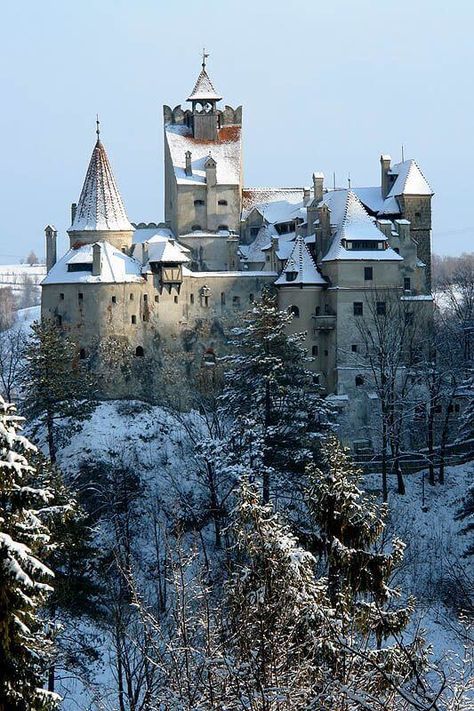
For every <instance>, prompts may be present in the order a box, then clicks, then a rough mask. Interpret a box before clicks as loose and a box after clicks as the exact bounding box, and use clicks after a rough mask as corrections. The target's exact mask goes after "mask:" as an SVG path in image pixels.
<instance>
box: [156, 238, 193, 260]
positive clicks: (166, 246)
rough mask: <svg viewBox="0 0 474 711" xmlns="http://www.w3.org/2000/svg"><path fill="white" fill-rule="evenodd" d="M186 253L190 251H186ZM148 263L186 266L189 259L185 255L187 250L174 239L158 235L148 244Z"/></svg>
mask: <svg viewBox="0 0 474 711" xmlns="http://www.w3.org/2000/svg"><path fill="white" fill-rule="evenodd" d="M186 252H189V250H188V249H186ZM148 261H149V262H168V263H172V264H184V263H185V262H189V257H188V256H187V254H185V249H184V248H182V247H181V245H179V244H178V243H177V242H175V241H174V240H173V239H167V238H166V237H160V236H158V235H157V236H155V237H153V238H152V239H151V240H150V241H149V242H148Z"/></svg>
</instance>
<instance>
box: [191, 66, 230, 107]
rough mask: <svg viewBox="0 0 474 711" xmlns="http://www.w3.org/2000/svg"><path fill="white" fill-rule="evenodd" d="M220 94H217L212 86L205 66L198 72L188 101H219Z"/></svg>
mask: <svg viewBox="0 0 474 711" xmlns="http://www.w3.org/2000/svg"><path fill="white" fill-rule="evenodd" d="M221 99H222V96H219V94H218V93H217V91H216V90H215V88H214V85H213V83H212V81H211V80H210V79H209V75H208V73H207V72H206V69H205V67H204V66H203V68H202V69H201V71H200V72H199V76H198V78H197V80H196V83H195V85H194V89H193V90H192V92H191V95H190V96H189V97H188V101H220V100H221Z"/></svg>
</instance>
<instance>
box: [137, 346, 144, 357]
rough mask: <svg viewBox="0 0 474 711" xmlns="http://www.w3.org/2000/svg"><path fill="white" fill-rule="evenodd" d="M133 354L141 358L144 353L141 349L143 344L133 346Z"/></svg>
mask: <svg viewBox="0 0 474 711" xmlns="http://www.w3.org/2000/svg"><path fill="white" fill-rule="evenodd" d="M135 355H136V356H137V358H143V356H144V355H145V351H144V350H143V346H137V347H136V348H135Z"/></svg>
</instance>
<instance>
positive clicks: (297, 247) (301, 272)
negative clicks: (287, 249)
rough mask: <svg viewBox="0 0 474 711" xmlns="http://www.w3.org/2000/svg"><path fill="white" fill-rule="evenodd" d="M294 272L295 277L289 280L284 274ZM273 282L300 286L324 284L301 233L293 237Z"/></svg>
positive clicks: (281, 284)
mask: <svg viewBox="0 0 474 711" xmlns="http://www.w3.org/2000/svg"><path fill="white" fill-rule="evenodd" d="M295 272H296V278H294V279H293V278H292V279H291V281H289V280H288V279H287V276H286V275H287V274H288V273H292V274H294V273H295ZM275 284H277V285H278V286H293V285H294V286H301V285H302V284H305V285H314V284H316V285H318V286H324V285H325V284H327V282H326V280H325V279H324V277H323V276H321V274H320V273H319V272H318V269H317V267H316V264H315V263H314V261H313V257H312V256H311V253H310V251H309V249H308V248H307V246H306V245H305V243H304V238H303V237H301V235H299V236H298V237H297V238H296V239H295V243H294V246H293V249H292V251H291V254H290V256H289V258H288V261H287V262H286V264H285V267H284V269H283V271H282V273H281V274H280V276H279V277H278V279H277V280H276V282H275Z"/></svg>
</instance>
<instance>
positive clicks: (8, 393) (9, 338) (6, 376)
mask: <svg viewBox="0 0 474 711" xmlns="http://www.w3.org/2000/svg"><path fill="white" fill-rule="evenodd" d="M26 342H27V338H26V336H25V333H24V331H23V330H22V329H21V328H18V329H16V328H15V329H10V330H9V331H4V332H3V333H0V393H1V395H2V396H3V397H4V398H5V399H6V400H7V401H8V402H13V401H14V400H16V398H17V396H18V391H19V389H20V387H21V383H22V380H23V377H24V367H25V347H26Z"/></svg>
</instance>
